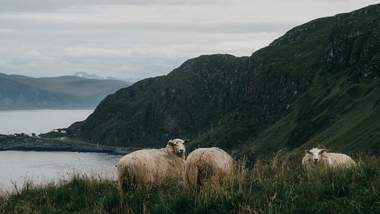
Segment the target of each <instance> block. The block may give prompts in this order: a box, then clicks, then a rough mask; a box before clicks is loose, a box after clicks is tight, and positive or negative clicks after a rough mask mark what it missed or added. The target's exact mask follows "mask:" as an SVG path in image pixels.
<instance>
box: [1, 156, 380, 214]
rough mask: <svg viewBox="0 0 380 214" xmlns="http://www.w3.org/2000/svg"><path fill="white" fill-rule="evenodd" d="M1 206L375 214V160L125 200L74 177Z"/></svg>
mask: <svg viewBox="0 0 380 214" xmlns="http://www.w3.org/2000/svg"><path fill="white" fill-rule="evenodd" d="M0 203H1V205H0V213H49V214H50V213H168V214H169V213H380V159H379V158H376V157H365V158H363V159H362V160H360V161H359V164H358V167H355V168H352V169H345V170H344V169H340V170H338V169H336V170H331V169H330V170H329V169H320V170H314V171H311V172H305V171H304V170H303V169H302V167H301V166H300V164H299V163H294V162H281V161H279V160H277V159H275V160H273V161H258V162H257V163H256V165H255V168H254V169H252V170H246V169H237V170H236V173H235V175H234V176H232V177H231V178H228V179H226V180H225V182H224V185H222V186H213V187H202V188H199V189H187V188H185V187H181V186H178V185H175V184H172V185H170V186H169V187H167V188H164V189H157V190H144V189H140V190H135V191H131V192H128V193H127V194H121V193H120V191H119V189H118V186H117V183H116V182H115V181H110V180H101V179H98V178H90V177H87V176H74V177H73V178H72V179H71V180H70V181H68V182H65V183H62V184H60V185H55V184H49V185H46V186H34V185H32V184H30V183H27V184H26V185H25V186H24V187H23V188H22V189H20V190H18V191H16V192H13V193H10V194H9V195H6V196H3V197H2V198H0Z"/></svg>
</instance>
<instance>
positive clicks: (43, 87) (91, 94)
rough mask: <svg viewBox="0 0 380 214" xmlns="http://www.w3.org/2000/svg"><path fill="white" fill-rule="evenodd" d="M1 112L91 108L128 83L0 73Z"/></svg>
mask: <svg viewBox="0 0 380 214" xmlns="http://www.w3.org/2000/svg"><path fill="white" fill-rule="evenodd" d="M0 83H1V84H0V109H3V110H4V109H5V110H7V109H8V110H9V109H38V108H89V107H94V106H96V105H97V104H98V103H99V102H100V101H101V100H102V99H103V98H104V97H105V96H106V95H108V94H109V93H113V92H115V91H116V90H118V89H120V88H122V87H126V86H128V85H129V83H126V82H122V81H117V80H96V79H86V78H80V77H75V76H60V77H41V78H33V77H28V76H22V75H7V74H3V73H0Z"/></svg>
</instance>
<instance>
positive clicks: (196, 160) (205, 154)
mask: <svg viewBox="0 0 380 214" xmlns="http://www.w3.org/2000/svg"><path fill="white" fill-rule="evenodd" d="M233 162H234V161H233V159H232V157H231V156H230V155H229V154H228V153H226V152H225V151H223V150H221V149H219V148H215V147H214V148H201V149H196V150H194V151H193V152H191V153H190V155H189V156H188V157H187V159H186V163H185V182H186V184H187V185H188V186H189V187H195V186H202V185H204V184H206V183H218V182H220V181H221V179H222V178H224V177H226V176H228V175H230V174H232V171H233Z"/></svg>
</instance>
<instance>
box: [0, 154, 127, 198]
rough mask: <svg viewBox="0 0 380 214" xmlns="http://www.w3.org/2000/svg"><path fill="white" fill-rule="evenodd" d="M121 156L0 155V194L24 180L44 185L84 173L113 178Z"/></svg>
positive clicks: (21, 183)
mask: <svg viewBox="0 0 380 214" xmlns="http://www.w3.org/2000/svg"><path fill="white" fill-rule="evenodd" d="M120 158H121V156H120V155H109V154H102V153H78V152H22V151H1V152H0V172H1V173H0V192H1V191H11V190H14V186H15V185H16V186H18V187H21V186H23V184H24V183H25V182H26V181H31V182H32V183H33V184H37V185H38V184H46V183H51V182H60V181H62V180H67V179H70V177H72V176H73V175H74V174H80V175H82V174H85V175H88V176H94V177H99V178H106V179H114V180H115V179H116V168H115V164H116V163H117V162H118V160H119V159H120Z"/></svg>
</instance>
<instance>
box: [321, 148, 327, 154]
mask: <svg viewBox="0 0 380 214" xmlns="http://www.w3.org/2000/svg"><path fill="white" fill-rule="evenodd" d="M326 152H327V149H321V151H319V154H323V153H326Z"/></svg>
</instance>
